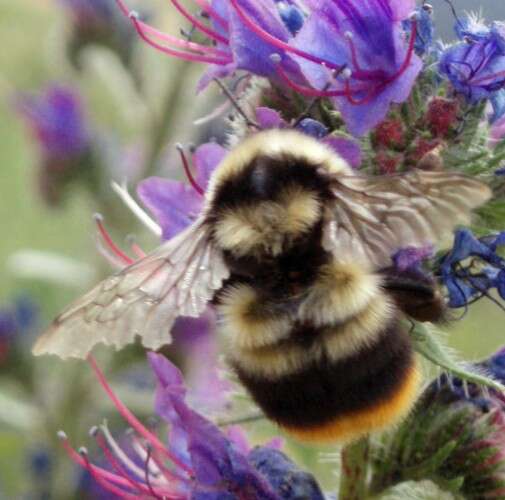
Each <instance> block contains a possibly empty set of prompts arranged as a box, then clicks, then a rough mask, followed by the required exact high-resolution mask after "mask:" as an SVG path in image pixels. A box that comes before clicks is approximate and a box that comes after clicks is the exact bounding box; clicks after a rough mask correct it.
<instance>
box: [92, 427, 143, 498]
mask: <svg viewBox="0 0 505 500" xmlns="http://www.w3.org/2000/svg"><path fill="white" fill-rule="evenodd" d="M95 439H96V442H97V444H98V446H99V447H100V449H101V450H102V453H103V454H104V455H105V458H106V459H107V460H108V461H109V462H110V464H111V465H112V468H113V469H114V470H115V471H116V472H117V474H118V475H119V476H121V477H124V478H125V479H126V480H127V481H128V482H129V483H130V486H131V487H132V488H133V489H135V490H138V491H140V492H142V491H143V492H148V493H149V489H148V488H146V487H145V486H144V485H143V484H141V483H139V482H138V481H134V480H133V479H132V478H131V477H130V476H129V475H128V472H127V471H126V470H125V469H124V467H123V465H122V464H121V463H119V462H118V460H117V459H116V457H115V456H114V455H113V454H112V453H111V451H110V450H109V448H108V446H107V443H106V441H105V439H104V437H103V436H102V435H100V434H98V435H96V436H95Z"/></svg>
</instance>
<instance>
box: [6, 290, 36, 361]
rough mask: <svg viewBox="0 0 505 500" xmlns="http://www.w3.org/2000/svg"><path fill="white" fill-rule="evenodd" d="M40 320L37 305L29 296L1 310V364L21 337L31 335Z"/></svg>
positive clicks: (17, 299)
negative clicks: (38, 319)
mask: <svg viewBox="0 0 505 500" xmlns="http://www.w3.org/2000/svg"><path fill="white" fill-rule="evenodd" d="M37 318H38V310H37V307H36V305H35V303H34V302H33V301H32V300H31V299H30V298H29V297H27V296H20V297H18V298H16V299H15V300H14V301H13V303H12V304H11V305H8V306H4V307H2V308H0V362H2V361H3V360H5V359H6V357H7V356H8V355H9V351H10V349H11V347H12V345H13V344H14V343H16V341H17V340H20V339H19V338H18V337H19V336H20V335H23V334H26V333H29V332H30V330H31V329H32V328H33V327H34V325H35V324H36V322H37Z"/></svg>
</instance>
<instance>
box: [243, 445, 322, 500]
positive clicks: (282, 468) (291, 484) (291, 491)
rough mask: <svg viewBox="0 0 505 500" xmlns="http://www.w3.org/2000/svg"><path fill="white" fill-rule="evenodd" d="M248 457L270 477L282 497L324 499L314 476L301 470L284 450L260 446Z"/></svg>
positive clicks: (305, 499)
mask: <svg viewBox="0 0 505 500" xmlns="http://www.w3.org/2000/svg"><path fill="white" fill-rule="evenodd" d="M248 458H249V461H250V462H251V463H252V464H253V466H254V467H255V468H256V469H257V470H258V471H260V472H261V473H262V474H263V475H264V476H265V477H267V478H268V481H269V482H270V484H271V485H272V486H273V487H274V488H275V491H276V492H277V493H278V494H279V496H280V498H282V499H285V500H301V499H304V500H324V496H323V494H322V492H321V489H320V488H319V485H318V484H317V482H316V480H315V479H314V476H312V474H309V473H308V472H305V471H302V470H300V469H299V468H298V467H297V466H296V465H295V464H294V463H293V462H292V461H291V460H290V459H289V458H288V457H287V456H286V455H285V454H284V453H282V451H279V450H275V449H272V448H269V447H266V446H258V447H256V448H254V449H253V450H252V451H251V452H250V453H249V455H248Z"/></svg>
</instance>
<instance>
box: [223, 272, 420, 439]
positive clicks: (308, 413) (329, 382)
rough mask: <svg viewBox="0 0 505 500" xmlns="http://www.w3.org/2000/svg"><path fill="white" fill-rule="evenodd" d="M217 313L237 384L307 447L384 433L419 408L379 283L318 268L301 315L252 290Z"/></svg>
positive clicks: (400, 334)
mask: <svg viewBox="0 0 505 500" xmlns="http://www.w3.org/2000/svg"><path fill="white" fill-rule="evenodd" d="M245 290H247V292H248V293H247V294H246V293H244V291H245ZM246 299H247V300H246ZM221 311H222V314H223V319H224V322H223V323H224V330H225V335H226V338H227V339H228V342H229V349H228V351H229V358H230V361H231V364H232V366H233V367H234V369H235V370H236V373H237V375H238V377H239V378H240V380H241V381H242V383H243V384H244V386H245V387H246V388H247V389H248V391H249V392H250V394H251V396H252V397H253V398H254V400H255V401H256V402H257V403H258V405H259V406H260V407H261V408H262V409H263V411H264V412H265V414H266V415H267V416H268V417H269V418H271V419H272V420H274V421H276V422H277V423H278V424H279V425H280V426H281V427H283V428H284V429H286V430H287V431H288V432H290V433H291V434H293V435H295V436H297V437H299V438H301V439H303V440H319V441H326V440H339V441H345V440H349V439H353V438H356V437H358V436H360V435H363V434H366V433H368V432H371V431H375V430H381V429H383V428H385V427H387V426H388V425H391V424H393V423H394V422H396V421H398V420H399V419H400V418H402V417H403V416H404V415H405V414H406V413H407V412H408V411H409V410H410V408H411V406H412V404H413V402H414V401H415V398H416V396H417V388H418V384H419V375H418V371H417V368H416V361H415V357H414V353H413V350H412V347H411V342H410V338H409V336H408V334H407V333H406V332H405V331H404V330H403V329H402V328H401V326H400V324H399V321H398V320H399V313H398V312H397V310H396V308H395V306H394V305H393V303H392V301H391V300H390V299H389V297H388V296H387V294H386V293H385V292H384V291H383V290H382V288H381V285H380V281H379V278H378V277H376V276H375V275H370V274H368V273H365V272H363V270H362V269H361V268H359V267H357V266H354V267H353V266H350V265H340V264H335V263H330V264H327V265H323V266H321V268H320V272H319V273H318V277H317V279H316V282H315V283H314V284H313V285H312V286H311V287H310V290H308V291H307V293H306V295H305V299H304V300H303V301H302V302H301V303H300V304H299V305H298V306H297V307H296V309H295V312H293V309H292V308H289V307H286V308H285V310H284V312H283V311H282V308H280V309H279V308H276V309H275V313H272V312H271V311H272V306H271V305H270V303H269V299H266V298H265V297H263V296H262V295H261V292H260V291H259V290H257V289H254V288H253V287H252V286H249V285H247V286H245V288H244V287H243V286H240V287H232V288H231V289H230V290H229V292H228V293H227V294H226V296H225V298H224V301H223V304H222V309H221Z"/></svg>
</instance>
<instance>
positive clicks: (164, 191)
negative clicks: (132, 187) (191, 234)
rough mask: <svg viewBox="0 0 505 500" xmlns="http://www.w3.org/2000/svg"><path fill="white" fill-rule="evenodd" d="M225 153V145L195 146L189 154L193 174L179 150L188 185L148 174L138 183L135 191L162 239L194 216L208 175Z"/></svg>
mask: <svg viewBox="0 0 505 500" xmlns="http://www.w3.org/2000/svg"><path fill="white" fill-rule="evenodd" d="M226 153H227V150H226V149H225V148H223V147H222V146H219V145H218V144H215V143H207V144H202V145H201V146H199V147H198V148H197V149H196V150H195V152H194V154H193V156H192V160H193V162H192V163H193V166H194V169H195V176H194V177H193V175H192V173H191V165H189V164H188V162H187V160H186V157H185V155H184V154H183V155H182V161H183V164H184V167H185V170H186V173H187V174H188V177H189V179H190V181H191V184H192V185H190V184H187V183H185V182H181V181H173V180H169V179H164V178H161V177H150V178H148V179H145V180H144V181H142V182H141V183H140V184H139V185H138V188H137V193H138V195H139V197H140V199H141V200H142V202H143V203H144V205H145V206H146V207H147V208H148V209H149V210H150V211H151V212H152V213H153V214H154V216H155V217H156V219H157V221H158V224H159V225H160V226H161V228H162V238H163V239H164V240H168V239H170V238H172V237H173V236H175V235H176V234H178V233H179V232H180V231H182V230H183V229H185V228H186V227H188V226H189V225H190V224H191V223H192V222H193V221H194V220H195V219H196V218H197V217H198V215H199V214H200V211H201V209H202V207H203V196H202V195H203V192H204V191H205V189H206V188H207V183H208V181H209V178H210V176H211V174H212V172H213V171H214V169H215V168H216V167H217V165H218V164H219V163H220V162H221V160H222V159H223V158H224V157H225V155H226Z"/></svg>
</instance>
